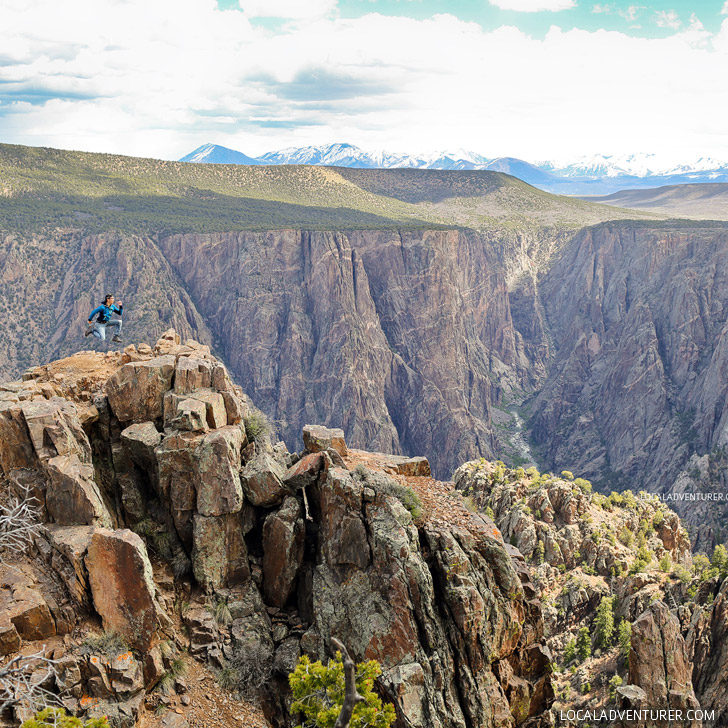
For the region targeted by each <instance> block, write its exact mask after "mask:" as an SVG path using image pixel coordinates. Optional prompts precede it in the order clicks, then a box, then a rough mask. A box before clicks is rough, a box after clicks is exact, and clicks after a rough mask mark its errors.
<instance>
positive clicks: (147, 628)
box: [85, 529, 157, 651]
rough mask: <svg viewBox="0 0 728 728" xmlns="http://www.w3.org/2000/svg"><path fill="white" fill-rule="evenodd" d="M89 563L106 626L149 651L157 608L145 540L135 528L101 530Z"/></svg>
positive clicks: (98, 608) (96, 603)
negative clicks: (134, 530)
mask: <svg viewBox="0 0 728 728" xmlns="http://www.w3.org/2000/svg"><path fill="white" fill-rule="evenodd" d="M85 563H86V568H87V569H88V574H89V582H90V584H91V592H92V594H93V600H94V607H95V609H96V611H97V612H98V613H99V615H100V616H101V619H102V620H103V624H104V629H106V630H112V631H115V632H118V633H119V634H120V635H122V636H123V637H124V638H125V639H126V641H127V644H129V646H130V647H134V648H136V649H139V650H142V651H146V650H148V649H149V647H150V645H151V643H152V638H153V636H154V631H155V629H156V621H157V607H156V604H155V600H154V594H155V586H154V580H153V577H152V567H151V564H150V563H149V558H148V557H147V550H146V548H145V546H144V542H143V541H142V540H141V538H139V536H137V535H136V534H135V533H133V532H132V531H128V530H121V531H110V530H108V529H99V530H97V531H96V532H95V533H94V535H93V537H92V538H91V544H90V546H89V548H88V553H87V554H86V559H85Z"/></svg>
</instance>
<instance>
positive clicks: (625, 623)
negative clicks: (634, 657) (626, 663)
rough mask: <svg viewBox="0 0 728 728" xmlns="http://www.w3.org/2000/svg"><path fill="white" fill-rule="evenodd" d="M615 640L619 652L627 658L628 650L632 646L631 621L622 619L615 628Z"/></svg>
mask: <svg viewBox="0 0 728 728" xmlns="http://www.w3.org/2000/svg"><path fill="white" fill-rule="evenodd" d="M617 642H619V652H620V654H621V655H622V657H624V659H625V660H626V659H629V651H630V648H631V647H632V623H631V622H630V621H629V620H627V619H623V620H622V621H621V622H620V623H619V627H618V628H617Z"/></svg>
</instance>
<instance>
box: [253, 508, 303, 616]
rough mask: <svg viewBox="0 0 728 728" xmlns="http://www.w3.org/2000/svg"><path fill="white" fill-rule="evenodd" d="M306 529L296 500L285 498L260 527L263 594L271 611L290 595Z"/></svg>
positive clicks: (301, 554)
mask: <svg viewBox="0 0 728 728" xmlns="http://www.w3.org/2000/svg"><path fill="white" fill-rule="evenodd" d="M305 535H306V527H305V526H304V523H303V509H302V508H301V504H300V503H299V502H298V499H297V498H295V497H294V496H289V497H287V498H286V499H285V501H283V505H282V506H281V507H280V508H279V509H278V510H277V511H276V512H275V513H271V514H270V515H269V516H268V517H267V518H266V519H265V524H264V525H263V593H264V594H265V598H266V601H267V602H268V603H269V604H272V605H273V606H274V607H282V606H284V605H285V603H286V602H287V601H288V598H289V597H290V595H291V592H292V589H293V586H294V583H295V579H296V576H297V574H298V570H299V569H300V567H301V562H302V561H303V546H304V538H305Z"/></svg>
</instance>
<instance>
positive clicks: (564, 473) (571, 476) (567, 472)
mask: <svg viewBox="0 0 728 728" xmlns="http://www.w3.org/2000/svg"><path fill="white" fill-rule="evenodd" d="M561 477H562V478H563V479H564V480H574V473H572V472H571V470H562V471H561Z"/></svg>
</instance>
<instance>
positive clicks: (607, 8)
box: [592, 3, 645, 23]
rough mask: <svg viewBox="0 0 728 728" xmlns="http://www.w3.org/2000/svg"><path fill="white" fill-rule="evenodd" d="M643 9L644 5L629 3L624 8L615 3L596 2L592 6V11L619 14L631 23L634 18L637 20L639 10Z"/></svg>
mask: <svg viewBox="0 0 728 728" xmlns="http://www.w3.org/2000/svg"><path fill="white" fill-rule="evenodd" d="M644 9H645V6H644V5H629V6H628V7H626V8H622V7H619V6H617V5H601V4H599V3H597V4H596V5H594V6H593V7H592V12H593V13H597V14H603V15H612V14H614V15H619V16H620V17H622V18H624V19H625V20H626V21H628V22H630V23H633V22H634V21H635V20H637V16H638V15H639V13H640V11H641V10H644Z"/></svg>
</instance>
